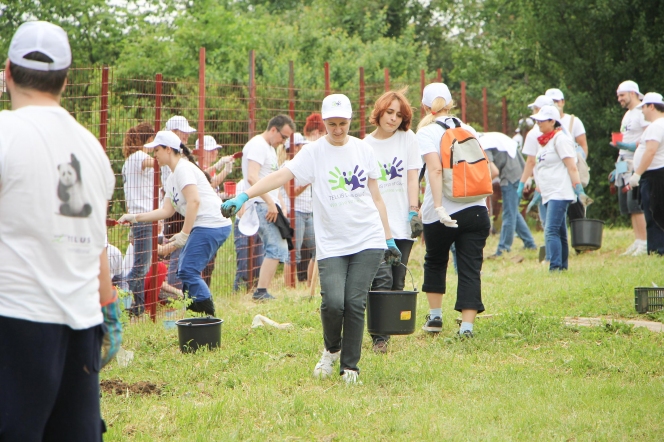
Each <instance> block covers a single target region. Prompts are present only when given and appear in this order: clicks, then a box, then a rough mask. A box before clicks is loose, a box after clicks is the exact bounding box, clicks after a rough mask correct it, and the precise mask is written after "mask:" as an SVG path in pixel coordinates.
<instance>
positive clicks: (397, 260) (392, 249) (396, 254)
mask: <svg viewBox="0 0 664 442" xmlns="http://www.w3.org/2000/svg"><path fill="white" fill-rule="evenodd" d="M385 242H386V243H387V250H386V251H385V262H386V263H388V264H389V265H393V266H398V265H399V264H401V252H400V251H399V248H398V247H397V244H396V243H395V242H394V239H392V238H390V239H388V240H386V241H385Z"/></svg>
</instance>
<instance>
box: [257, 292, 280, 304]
mask: <svg viewBox="0 0 664 442" xmlns="http://www.w3.org/2000/svg"><path fill="white" fill-rule="evenodd" d="M251 299H253V300H254V301H256V302H267V301H272V300H273V299H277V298H275V297H274V296H272V295H270V294H269V293H268V292H259V291H255V292H254V294H253V296H252V297H251Z"/></svg>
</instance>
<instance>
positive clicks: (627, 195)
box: [611, 80, 649, 256]
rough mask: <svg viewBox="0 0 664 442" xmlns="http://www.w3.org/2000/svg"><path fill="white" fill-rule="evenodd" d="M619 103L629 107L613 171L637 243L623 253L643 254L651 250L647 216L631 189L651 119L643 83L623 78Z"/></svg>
mask: <svg viewBox="0 0 664 442" xmlns="http://www.w3.org/2000/svg"><path fill="white" fill-rule="evenodd" d="M616 94H617V96H618V102H619V103H620V105H621V106H622V107H623V109H627V112H625V116H623V119H622V123H621V124H620V133H622V137H623V138H622V141H619V142H618V143H617V144H615V145H614V144H613V143H611V146H613V147H615V148H618V149H620V152H619V154H618V159H617V161H616V168H615V171H614V173H613V179H614V180H615V183H616V187H617V188H618V206H619V208H620V213H621V214H623V215H629V216H630V218H631V221H632V230H633V231H634V242H633V243H632V244H631V245H630V246H629V247H628V248H627V250H625V252H624V253H622V254H621V256H629V255H631V256H640V255H645V254H647V253H648V245H647V243H646V219H645V217H644V215H643V210H641V206H640V205H639V201H638V198H637V197H636V193H635V192H631V191H630V187H629V184H628V183H629V179H630V178H631V177H632V173H633V172H634V165H633V164H634V163H633V161H634V151H636V146H637V144H638V143H639V140H640V139H641V135H643V131H644V130H645V129H646V127H648V124H649V123H648V122H647V121H646V120H645V118H644V117H643V112H642V111H641V108H640V107H637V106H638V105H639V104H641V99H642V98H643V94H642V93H641V92H640V91H639V85H638V84H636V83H635V82H633V81H630V80H628V81H623V82H622V83H620V85H618V89H617V91H616Z"/></svg>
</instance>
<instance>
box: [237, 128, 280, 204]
mask: <svg viewBox="0 0 664 442" xmlns="http://www.w3.org/2000/svg"><path fill="white" fill-rule="evenodd" d="M249 160H251V161H255V162H257V163H258V164H260V165H261V168H260V170H259V171H258V179H259V180H260V179H261V178H264V177H266V176H268V175H269V174H271V173H272V172H274V171H275V170H277V169H278V168H279V166H278V164H279V163H278V162H277V151H276V150H275V149H274V147H272V146H270V145H269V144H268V142H267V141H265V138H263V135H256V136H255V137H253V138H252V139H251V140H249V142H248V143H247V144H245V145H244V148H243V149H242V176H243V178H244V179H243V181H245V189H248V188H249V187H251V185H250V184H249V182H248V181H247V177H248V176H249ZM268 195H270V197H272V200H274V202H275V204H279V189H274V190H271V191H269V192H268ZM249 202H250V203H253V202H256V203H262V202H264V201H263V199H262V198H260V197H256V198H252V199H250V200H249Z"/></svg>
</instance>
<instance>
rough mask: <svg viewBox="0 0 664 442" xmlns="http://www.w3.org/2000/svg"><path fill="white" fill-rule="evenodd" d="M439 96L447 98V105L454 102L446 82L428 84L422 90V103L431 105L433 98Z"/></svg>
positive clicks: (427, 105)
mask: <svg viewBox="0 0 664 442" xmlns="http://www.w3.org/2000/svg"><path fill="white" fill-rule="evenodd" d="M438 97H440V98H443V99H444V100H445V105H446V106H447V105H448V104H450V103H451V102H452V94H451V93H450V89H449V88H448V87H447V85H446V84H445V83H430V84H427V85H426V86H425V87H424V90H423V91H422V104H423V105H425V106H426V107H431V105H432V104H433V100H435V99H436V98H438Z"/></svg>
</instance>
